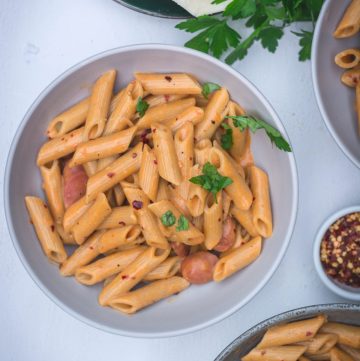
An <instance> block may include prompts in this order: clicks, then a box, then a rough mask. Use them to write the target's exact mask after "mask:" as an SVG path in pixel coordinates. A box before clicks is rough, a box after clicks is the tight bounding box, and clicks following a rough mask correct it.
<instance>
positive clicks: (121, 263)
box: [75, 246, 146, 286]
mask: <svg viewBox="0 0 360 361" xmlns="http://www.w3.org/2000/svg"><path fill="white" fill-rule="evenodd" d="M145 249H146V248H145V247H142V246H140V247H135V248H132V249H129V250H126V251H120V252H116V253H113V254H111V255H110V256H107V257H104V258H101V259H99V260H97V261H95V262H93V263H90V264H88V265H86V266H82V267H79V268H77V270H76V272H75V277H76V280H77V281H78V282H80V283H82V284H84V285H87V286H91V285H94V284H96V283H99V282H101V281H104V280H105V279H108V278H109V277H111V276H113V275H116V274H117V273H119V272H121V271H122V270H124V269H125V268H126V267H127V266H128V265H129V264H130V263H131V262H133V261H134V260H135V259H136V257H137V256H138V255H139V254H141V253H142V252H144V250H145Z"/></svg>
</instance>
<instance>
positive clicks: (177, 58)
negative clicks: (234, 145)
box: [4, 45, 298, 337]
mask: <svg viewBox="0 0 360 361" xmlns="http://www.w3.org/2000/svg"><path fill="white" fill-rule="evenodd" d="M109 68H116V69H118V71H119V76H118V78H117V83H116V88H117V89H119V88H120V87H121V86H124V85H125V84H126V83H127V82H129V81H131V80H132V76H133V75H132V74H133V73H134V71H139V70H141V71H155V72H171V71H177V72H182V71H183V72H191V73H193V74H195V75H197V76H198V77H199V79H200V80H201V81H213V82H216V83H219V84H223V85H224V86H226V87H227V88H228V89H229V90H230V93H231V94H232V95H233V97H234V99H235V100H237V101H239V102H240V103H241V104H242V105H243V106H244V107H245V109H247V110H248V111H249V113H251V114H254V115H255V116H258V117H261V118H263V119H265V120H267V121H269V122H270V123H272V124H273V125H275V126H276V127H277V128H278V129H279V130H280V131H281V132H282V133H283V134H284V135H285V136H286V132H285V129H284V127H283V125H282V124H281V121H280V120H279V118H278V116H277V115H276V113H275V112H274V110H273V109H272V107H271V106H270V105H269V103H268V102H267V100H266V99H265V98H264V97H263V96H262V95H261V93H260V92H259V91H258V90H257V89H256V88H255V87H254V86H253V85H252V84H251V83H250V82H249V81H248V80H247V79H245V78H244V77H243V76H242V75H240V74H239V73H237V72H236V71H235V70H233V69H232V68H230V67H229V66H227V65H225V64H224V63H222V62H220V61H218V60H216V59H214V58H212V57H210V56H208V55H206V54H203V53H200V52H196V51H194V50H190V49H185V48H180V47H174V46H169V45H136V46H131V47H124V48H118V49H113V50H110V51H107V52H105V53H102V54H99V55H96V56H94V57H92V58H90V59H87V60H85V61H83V62H81V63H80V64H77V65H75V66H74V67H73V68H71V69H70V70H68V71H67V72H65V73H64V74H62V75H61V76H60V77H59V78H57V79H56V80H55V81H54V82H53V83H52V84H50V85H49V86H48V87H47V88H46V89H45V90H44V91H43V92H42V93H41V94H40V96H39V97H38V98H37V99H36V100H35V102H34V104H33V105H32V106H31V108H30V109H29V111H28V112H27V114H26V115H25V117H24V120H23V121H22V123H21V125H20V127H19V129H18V131H17V133H16V136H15V139H14V141H13V143H12V146H11V149H10V153H9V157H8V162H7V166H6V173H5V183H4V185H5V188H4V198H5V212H6V218H7V222H8V226H9V231H10V235H11V238H12V240H13V243H14V246H15V249H16V251H17V253H18V255H19V257H20V259H21V261H22V262H23V264H24V266H25V268H26V269H27V271H28V272H29V274H30V275H31V277H32V278H33V280H34V281H35V282H36V283H37V284H38V286H39V287H40V288H41V289H42V290H43V291H44V292H45V293H46V294H47V295H48V296H49V297H50V298H51V299H52V300H53V301H54V302H56V303H57V304H58V305H59V306H60V307H61V308H63V309H64V310H66V311H67V312H69V313H70V314H71V315H73V316H75V317H77V318H78V319H80V320H82V321H84V322H86V323H87V324H90V325H92V326H94V327H98V328H100V329H103V330H106V331H109V332H113V333H118V334H122V335H125V336H132V337H165V336H167V337H168V336H176V335H180V334H184V333H188V332H192V331H195V330H198V329H200V328H203V327H207V326H209V325H211V324H213V323H215V322H218V321H220V320H222V319H224V318H225V317H227V316H229V315H231V314H232V313H233V312H235V311H237V310H238V309H239V308H241V307H242V306H243V305H245V304H246V303H247V302H249V301H250V300H251V299H252V298H253V297H254V296H255V295H256V294H257V293H258V292H259V291H260V289H261V288H262V287H263V286H264V285H265V284H266V283H267V282H268V280H269V279H270V277H271V276H272V275H273V273H274V272H275V270H276V268H277V267H278V265H279V263H280V261H281V259H282V257H283V256H284V254H285V251H286V248H287V246H288V244H289V241H290V237H291V234H292V231H293V228H294V222H295V217H296V212H297V202H298V188H297V173H296V167H295V160H294V156H293V154H291V153H285V152H280V151H278V150H277V149H276V148H274V147H272V145H271V143H270V141H269V140H268V139H267V138H266V136H265V135H264V134H263V133H262V132H258V133H256V134H255V136H254V137H253V149H254V153H255V154H254V156H255V159H256V160H257V164H259V166H261V167H263V168H264V169H266V170H267V171H268V173H269V178H270V184H271V197H272V203H273V214H274V224H275V227H274V233H273V236H272V237H271V239H268V240H267V242H264V249H263V253H262V255H261V257H260V258H259V260H257V261H256V262H254V263H253V264H252V265H250V266H249V267H247V268H246V269H244V270H243V271H242V272H239V273H238V274H236V275H234V277H230V278H229V279H227V280H225V281H224V282H221V283H220V284H215V283H213V282H212V283H209V284H206V285H203V286H195V285H194V286H192V287H190V288H189V289H188V290H186V292H182V293H180V294H179V295H178V296H176V297H172V298H171V299H170V300H164V301H162V302H159V303H156V304H155V305H153V306H151V307H148V308H147V309H145V310H143V311H141V312H139V313H138V314H136V315H133V316H126V315H122V314H120V313H117V312H116V311H113V310H111V309H109V308H103V307H100V306H99V305H98V302H97V296H98V293H99V291H100V287H101V286H100V285H98V286H95V287H86V286H83V285H80V284H78V283H77V282H76V281H75V280H74V279H73V278H64V277H61V276H60V275H59V272H58V269H57V267H55V266H54V265H51V264H49V262H48V261H47V260H46V257H45V256H44V255H43V252H42V250H41V248H40V246H39V242H38V240H37V238H36V235H35V233H34V230H33V228H32V226H31V224H30V223H29V218H28V215H27V212H26V209H25V206H24V195H26V194H33V195H40V196H43V192H42V189H41V180H40V175H39V171H38V169H37V167H36V164H35V159H36V154H37V152H38V149H39V147H40V145H41V144H42V143H43V142H44V141H45V140H46V138H45V129H46V125H47V124H48V122H49V121H50V119H51V118H52V117H53V116H55V115H56V114H58V113H59V112H60V111H62V110H63V109H65V108H67V107H68V106H70V105H71V104H73V103H74V102H76V101H77V100H79V99H81V98H83V97H85V96H87V94H88V92H89V89H88V87H85V86H84V84H85V85H86V84H87V85H90V84H92V83H93V82H94V80H95V79H96V78H97V77H98V76H99V74H101V73H103V72H104V71H106V70H108V69H109ZM285 180H286V181H285ZM199 305H201V312H194V309H196V308H197V307H198V306H199Z"/></svg>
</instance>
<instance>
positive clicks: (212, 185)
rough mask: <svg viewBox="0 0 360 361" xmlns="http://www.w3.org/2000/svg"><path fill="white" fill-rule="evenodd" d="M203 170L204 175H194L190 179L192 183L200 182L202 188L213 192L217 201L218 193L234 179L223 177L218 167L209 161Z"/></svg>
mask: <svg viewBox="0 0 360 361" xmlns="http://www.w3.org/2000/svg"><path fill="white" fill-rule="evenodd" d="M202 172H203V174H202V175H199V176H196V177H192V178H190V179H189V180H190V182H191V183H194V184H198V185H199V186H201V187H202V188H204V189H206V190H207V191H209V192H211V193H212V194H213V195H214V198H215V201H216V202H217V198H216V194H217V193H218V192H220V191H221V190H222V189H224V188H225V187H227V186H228V185H230V184H231V183H232V182H233V181H232V179H231V178H229V177H223V176H222V175H221V174H220V173H219V172H218V170H217V169H216V167H215V166H214V165H213V164H211V163H209V162H207V163H205V164H204V166H203V169H202Z"/></svg>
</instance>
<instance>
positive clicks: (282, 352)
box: [241, 346, 306, 361]
mask: <svg viewBox="0 0 360 361" xmlns="http://www.w3.org/2000/svg"><path fill="white" fill-rule="evenodd" d="M305 350H306V347H305V346H280V347H268V348H265V349H258V348H254V349H252V350H251V351H250V352H249V353H248V354H247V355H246V356H244V357H242V358H241V360H242V361H264V360H266V361H296V360H298V359H299V358H300V357H301V355H302V354H303V353H304V352H305Z"/></svg>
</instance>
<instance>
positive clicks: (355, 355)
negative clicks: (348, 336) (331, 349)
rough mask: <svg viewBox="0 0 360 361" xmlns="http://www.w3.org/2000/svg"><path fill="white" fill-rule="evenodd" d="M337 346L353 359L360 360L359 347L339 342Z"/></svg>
mask: <svg viewBox="0 0 360 361" xmlns="http://www.w3.org/2000/svg"><path fill="white" fill-rule="evenodd" d="M338 346H339V348H340V349H341V350H343V351H345V352H346V353H347V354H348V355H350V356H351V357H352V358H353V359H354V361H360V349H356V348H353V347H350V346H346V345H343V344H341V343H340V344H339V345H338Z"/></svg>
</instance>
